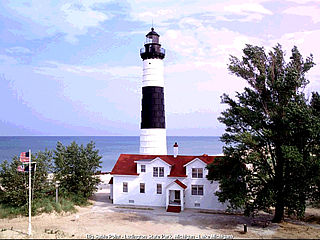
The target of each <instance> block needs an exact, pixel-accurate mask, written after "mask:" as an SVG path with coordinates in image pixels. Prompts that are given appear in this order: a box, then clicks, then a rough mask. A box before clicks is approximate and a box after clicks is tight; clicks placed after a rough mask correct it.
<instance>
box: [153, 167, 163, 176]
mask: <svg viewBox="0 0 320 240" xmlns="http://www.w3.org/2000/svg"><path fill="white" fill-rule="evenodd" d="M153 176H154V177H164V167H153Z"/></svg>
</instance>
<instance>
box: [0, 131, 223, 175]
mask: <svg viewBox="0 0 320 240" xmlns="http://www.w3.org/2000/svg"><path fill="white" fill-rule="evenodd" d="M219 139H220V137H182V136H168V137H167V146H168V154H169V155H170V154H173V144H174V143H175V142H177V143H178V145H179V155H202V154H208V155H216V154H220V153H222V146H223V143H222V142H220V140H219ZM58 141H60V142H61V143H62V144H64V145H69V144H70V143H71V142H72V141H75V142H76V143H77V144H79V145H80V144H84V145H85V144H87V143H89V142H90V141H94V142H95V144H96V148H97V149H98V150H99V154H100V155H101V156H102V159H101V160H102V164H101V165H102V171H111V169H112V168H113V166H114V164H115V163H116V161H117V159H118V157H119V155H120V154H121V153H131V154H138V153H139V144H140V142H139V137H138V136H137V137H136V136H61V137H59V136H49V137H47V136H31V137H30V136H28V137H26V136H14V137H12V136H8V137H0V162H3V161H4V160H8V161H10V160H11V159H12V157H13V156H15V155H20V153H21V152H25V151H28V150H29V149H31V151H32V152H33V153H35V152H37V151H44V150H45V149H46V148H47V149H48V150H54V149H55V147H56V144H57V142H58Z"/></svg>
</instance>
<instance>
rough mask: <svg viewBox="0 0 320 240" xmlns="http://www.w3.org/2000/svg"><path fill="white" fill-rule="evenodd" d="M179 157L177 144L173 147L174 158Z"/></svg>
mask: <svg viewBox="0 0 320 240" xmlns="http://www.w3.org/2000/svg"><path fill="white" fill-rule="evenodd" d="M177 156H178V143H177V142H175V143H174V145H173V157H175V158H176V157H177Z"/></svg>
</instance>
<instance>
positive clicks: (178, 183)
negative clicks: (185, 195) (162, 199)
mask: <svg viewBox="0 0 320 240" xmlns="http://www.w3.org/2000/svg"><path fill="white" fill-rule="evenodd" d="M173 184H176V185H178V186H179V187H180V188H182V189H186V188H187V186H186V185H185V184H183V183H182V182H181V181H179V180H178V179H176V180H174V181H173V182H171V183H169V184H168V185H167V186H166V188H169V187H170V186H172V185H173Z"/></svg>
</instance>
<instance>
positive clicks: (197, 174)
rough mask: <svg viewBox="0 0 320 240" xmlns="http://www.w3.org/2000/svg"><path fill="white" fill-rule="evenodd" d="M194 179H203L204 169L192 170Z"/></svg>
mask: <svg viewBox="0 0 320 240" xmlns="http://www.w3.org/2000/svg"><path fill="white" fill-rule="evenodd" d="M192 178H203V168H192Z"/></svg>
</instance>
